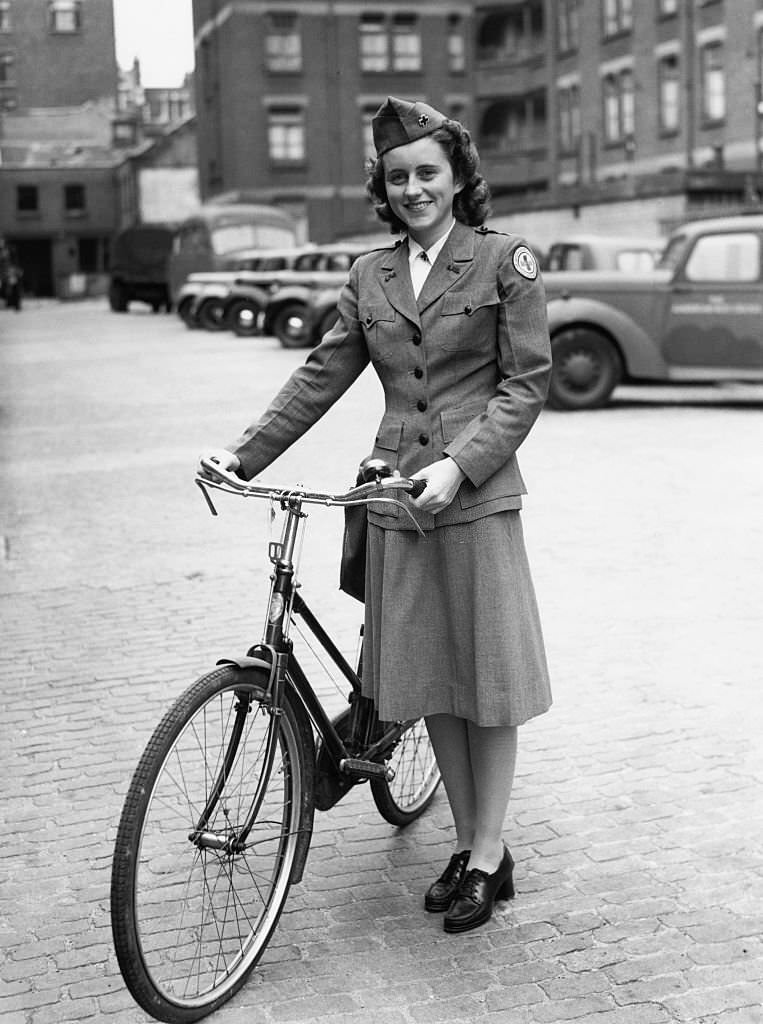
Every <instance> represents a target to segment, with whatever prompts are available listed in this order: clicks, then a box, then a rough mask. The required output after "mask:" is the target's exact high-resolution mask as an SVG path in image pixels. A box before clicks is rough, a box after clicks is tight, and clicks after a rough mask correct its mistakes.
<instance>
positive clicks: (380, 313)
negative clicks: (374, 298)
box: [359, 303, 397, 327]
mask: <svg viewBox="0 0 763 1024" xmlns="http://www.w3.org/2000/svg"><path fill="white" fill-rule="evenodd" d="M359 316H360V322H361V323H362V324H363V326H364V327H373V325H374V324H376V323H379V322H380V321H384V322H385V323H393V322H394V320H395V318H396V317H397V313H396V311H395V310H394V309H393V308H392V307H391V306H390V305H389V304H388V303H378V304H376V305H373V304H371V305H368V306H363V308H362V309H360V310H359Z"/></svg>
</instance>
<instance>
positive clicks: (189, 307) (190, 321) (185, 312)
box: [178, 295, 199, 329]
mask: <svg viewBox="0 0 763 1024" xmlns="http://www.w3.org/2000/svg"><path fill="white" fill-rule="evenodd" d="M178 316H179V317H180V319H181V320H182V321H183V323H184V324H185V325H186V327H190V328H191V329H195V328H196V327H198V326H199V324H198V322H197V320H196V317H195V316H194V313H193V296H192V295H186V296H185V298H184V299H181V300H180V305H179V306H178Z"/></svg>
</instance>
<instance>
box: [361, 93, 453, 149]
mask: <svg viewBox="0 0 763 1024" xmlns="http://www.w3.org/2000/svg"><path fill="white" fill-rule="evenodd" d="M445 120H446V118H445V114H441V113H440V111H439V110H435V108H434V107H430V106H429V104H428V103H420V102H416V103H409V102H408V101H407V100H399V99H396V98H395V97H394V96H388V97H387V99H386V100H385V102H384V103H382V105H381V106H380V107H379V109H378V110H377V111H376V113H375V114H374V117H373V120H372V121H371V127H372V129H373V133H374V145H375V146H376V155H377V156H381V155H382V154H383V153H386V152H387V150H388V149H394V148H395V147H396V146H405V145H406V144H407V143H408V142H415V141H416V139H421V138H423V137H424V136H425V135H431V134H432V132H434V131H436V130H437V129H438V128H439V127H440V126H441V125H442V124H443V122H444V121H445Z"/></svg>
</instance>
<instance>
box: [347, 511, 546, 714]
mask: <svg viewBox="0 0 763 1024" xmlns="http://www.w3.org/2000/svg"><path fill="white" fill-rule="evenodd" d="M365 608H366V611H365V632H364V641H363V692H364V694H365V695H366V696H368V697H372V698H373V699H374V700H375V702H376V706H377V709H378V713H379V717H380V718H381V719H382V721H396V720H398V719H408V718H418V717H420V716H421V715H430V714H438V713H439V714H450V715H456V716H458V717H459V718H465V719H468V720H469V721H472V722H475V723H476V724H477V725H487V726H491V725H492V726H498V725H521V724H522V723H523V722H526V721H527V720H528V719H530V718H533V717H535V716H536V715H540V714H542V713H543V712H545V711H547V710H548V708H549V707H550V706H551V687H550V683H549V675H548V667H547V664H546V654H545V649H544V645H543V634H542V631H541V624H540V618H539V615H538V607H537V603H536V599H535V591H534V588H533V584H532V579H531V576H530V567H529V565H528V561H527V553H526V550H525V543H524V536H523V532H522V523H521V520H520V513H519V512H518V511H507V512H498V513H494V514H492V515H488V516H485V517H484V518H482V519H477V520H475V521H473V522H469V523H460V524H458V525H455V526H441V527H439V528H437V529H435V530H431V531H429V532H428V533H427V534H426V536H425V537H421V536H420V535H419V534H418V533H416V532H415V531H413V530H385V529H382V528H381V527H379V526H376V525H374V524H373V523H369V526H368V549H367V554H366V605H365Z"/></svg>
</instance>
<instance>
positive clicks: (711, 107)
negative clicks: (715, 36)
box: [700, 42, 726, 121]
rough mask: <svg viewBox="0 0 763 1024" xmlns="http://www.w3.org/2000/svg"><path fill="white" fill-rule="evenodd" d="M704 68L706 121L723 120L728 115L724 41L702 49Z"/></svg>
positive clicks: (701, 55)
mask: <svg viewBox="0 0 763 1024" xmlns="http://www.w3.org/2000/svg"><path fill="white" fill-rule="evenodd" d="M700 61H701V68H702V115H703V117H704V119H705V121H722V120H723V118H724V117H725V116H726V77H725V74H724V71H723V43H721V42H714V43H708V45H707V46H703V47H702V50H701V51H700Z"/></svg>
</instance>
